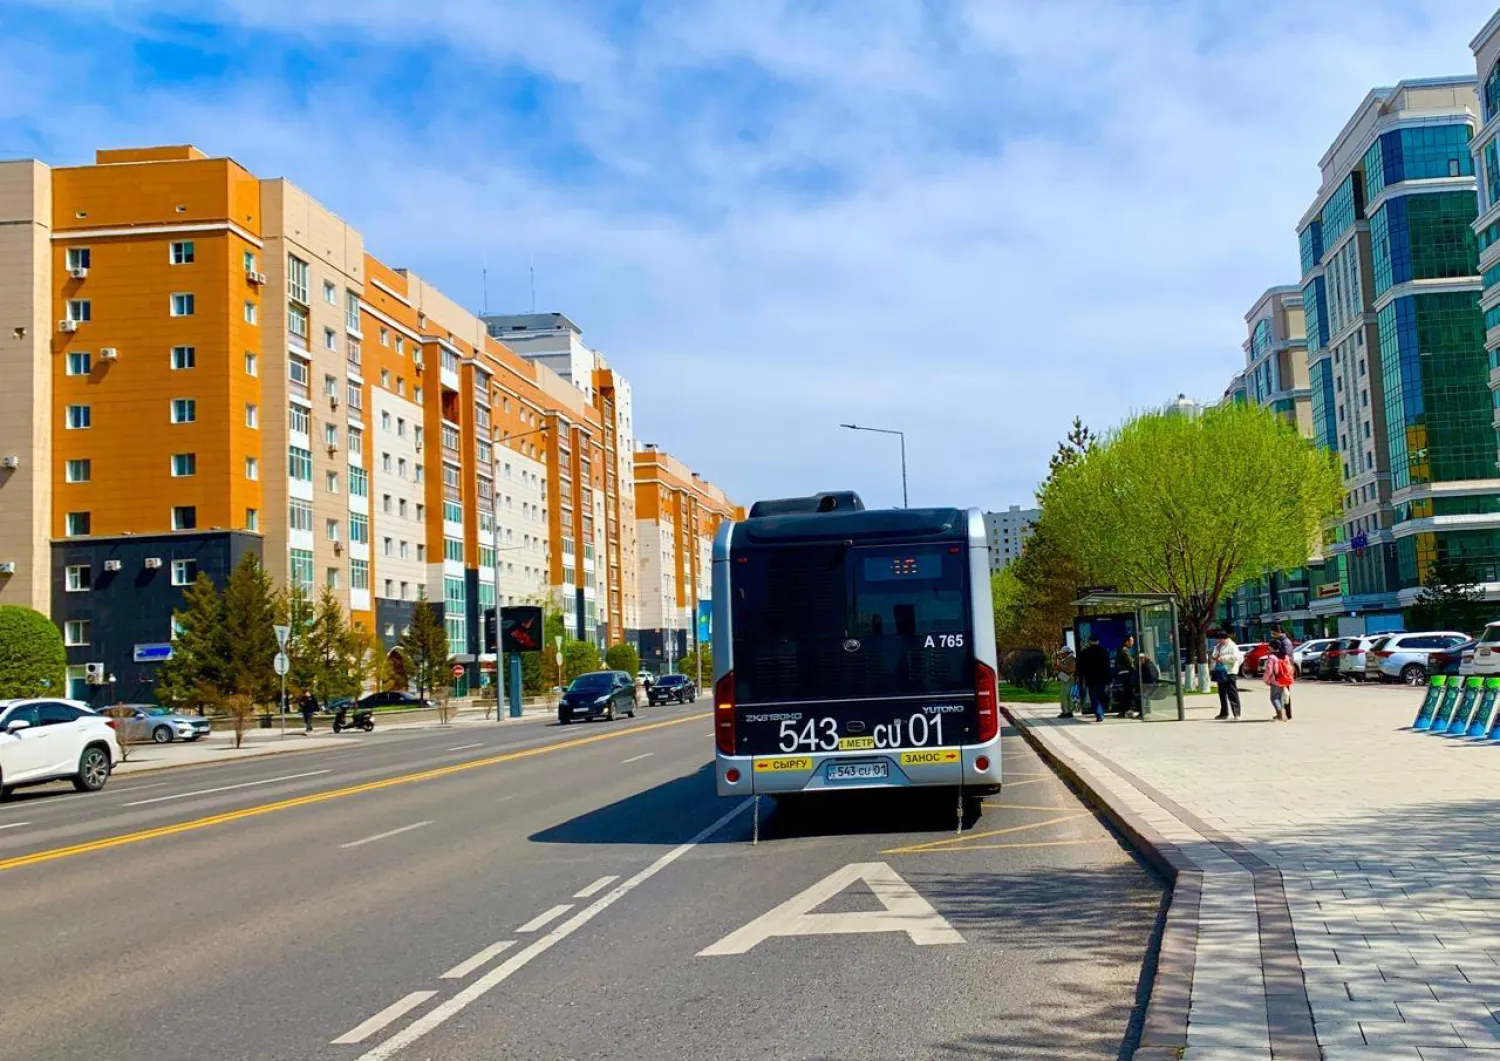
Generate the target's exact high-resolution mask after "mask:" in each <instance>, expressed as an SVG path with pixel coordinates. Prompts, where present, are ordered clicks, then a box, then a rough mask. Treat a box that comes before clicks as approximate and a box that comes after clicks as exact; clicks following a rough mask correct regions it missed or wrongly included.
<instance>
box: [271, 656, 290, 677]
mask: <svg viewBox="0 0 1500 1061" xmlns="http://www.w3.org/2000/svg"><path fill="white" fill-rule="evenodd" d="M271 666H272V667H274V668H275V669H276V674H277V676H278V677H284V676H285V675H286V672H287V671H289V670H291V660H289V659H287V658H286V653H285V652H278V653H276V659H275V660H273V661H272V663H271Z"/></svg>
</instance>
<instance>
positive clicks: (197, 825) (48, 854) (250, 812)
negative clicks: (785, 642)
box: [0, 712, 711, 871]
mask: <svg viewBox="0 0 1500 1061" xmlns="http://www.w3.org/2000/svg"><path fill="white" fill-rule="evenodd" d="M709 717H711V716H710V714H709V713H707V712H704V713H702V714H696V715H686V716H684V717H682V718H673V719H668V720H666V721H664V722H648V723H646V724H644V725H640V726H631V727H630V728H629V729H618V730H612V731H611V732H609V733H599V734H595V735H594V736H592V737H580V738H578V739H577V740H568V741H561V742H559V743H557V744H544V745H542V746H541V747H538V748H525V749H522V750H521V751H515V752H503V753H501V754H500V755H491V756H488V757H486V758H484V759H472V760H470V761H469V762H466V763H454V764H453V765H452V766H438V767H434V768H433V769H431V770H419V771H417V772H416V773H413V774H401V775H400V776H398V777H388V778H385V779H384V780H381V781H366V782H364V783H363V784H358V785H349V786H347V787H345V788H335V789H330V790H329V791H327V792H314V793H311V794H310V795H306V796H296V797H293V798H292V799H283V800H278V801H277V802H275V803H263V804H261V805H260V806H258V807H245V808H244V809H242V810H233V811H225V812H224V813H223V814H210V815H208V816H207V817H204V818H194V819H193V820H192V821H186V822H178V823H177V824H176V825H163V826H160V827H158V828H155V829H142V830H140V831H139V832H134V833H122V834H120V835H119V836H107V837H104V838H103V839H101V840H90V841H88V842H87V843H83V844H73V845H72V846H70V847H55V848H52V849H51V850H49V851H37V852H35V853H33V854H30V855H17V856H16V857H14V858H7V859H0V871H3V870H7V869H20V868H21V867H22V866H35V865H38V864H40V863H42V862H55V861H57V860H58V859H60V858H71V857H72V856H74V855H86V854H88V853H89V852H91V851H107V850H108V849H109V848H112V847H123V846H124V845H126V844H138V843H140V842H141V841H143V840H155V839H157V838H158V837H163V836H176V835H178V834H179V833H189V832H192V831H193V830H195V829H207V828H209V827H210V826H213V825H226V824H228V823H229V822H237V821H241V820H243V819H245V818H254V817H257V816H259V815H262V814H272V813H274V812H276V811H282V810H291V809H292V808H293V807H305V806H308V805H309V804H313V803H324V802H327V801H328V800H331V799H341V798H343V797H344V796H358V795H360V794H362V793H365V792H377V791H379V790H380V789H383V788H394V787H395V786H397V785H409V784H412V783H414V782H417V781H432V780H434V779H436V778H439V777H447V776H449V775H450V774H457V773H462V772H463V771H465V770H477V769H478V768H480V767H483V766H495V765H496V764H498V763H511V762H515V761H516V760H518V759H530V758H533V757H534V756H538V755H547V754H550V753H552V752H560V751H566V750H567V749H569V748H580V747H582V746H583V745H585V744H597V743H598V742H599V741H606V740H615V739H616V738H619V737H630V736H634V735H635V734H637V733H646V732H649V731H650V730H654V729H665V728H666V727H668V726H680V725H682V724H683V723H684V722H702V721H703V720H704V719H706V718H709Z"/></svg>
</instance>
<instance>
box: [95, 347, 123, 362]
mask: <svg viewBox="0 0 1500 1061" xmlns="http://www.w3.org/2000/svg"><path fill="white" fill-rule="evenodd" d="M99 360H100V361H118V360H120V351H119V350H118V349H117V348H115V347H113V346H101V347H100V348H99Z"/></svg>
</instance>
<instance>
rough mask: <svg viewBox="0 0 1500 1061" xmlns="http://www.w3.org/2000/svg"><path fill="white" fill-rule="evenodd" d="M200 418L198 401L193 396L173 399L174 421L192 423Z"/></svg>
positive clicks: (176, 422) (175, 422)
mask: <svg viewBox="0 0 1500 1061" xmlns="http://www.w3.org/2000/svg"><path fill="white" fill-rule="evenodd" d="M197 419H198V402H197V400H196V399H193V398H173V399H172V423H174V424H191V423H195V422H196V421H197Z"/></svg>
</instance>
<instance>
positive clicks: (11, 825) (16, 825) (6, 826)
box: [0, 822, 614, 880]
mask: <svg viewBox="0 0 1500 1061" xmlns="http://www.w3.org/2000/svg"><path fill="white" fill-rule="evenodd" d="M30 824H31V823H30V822H6V823H5V824H4V825H0V829H19V828H20V827H21V826H23V825H30ZM606 879H608V880H613V879H614V878H613V877H609V878H606Z"/></svg>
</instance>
